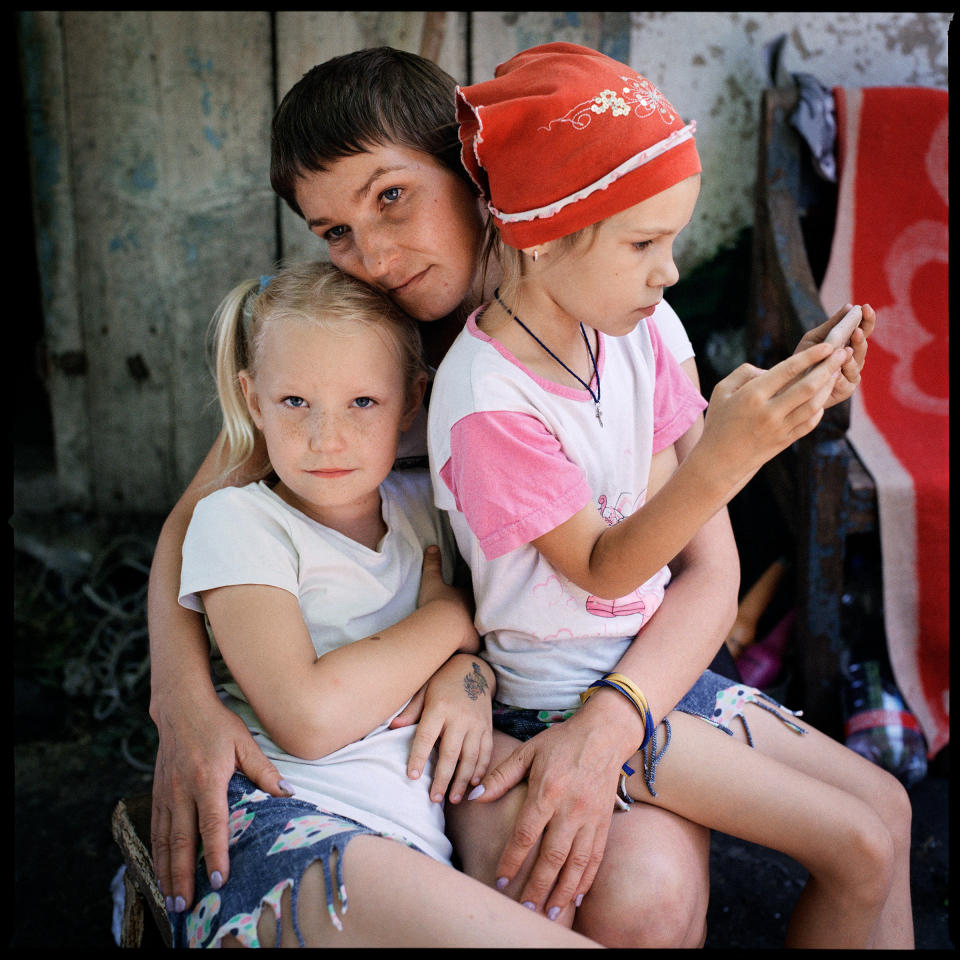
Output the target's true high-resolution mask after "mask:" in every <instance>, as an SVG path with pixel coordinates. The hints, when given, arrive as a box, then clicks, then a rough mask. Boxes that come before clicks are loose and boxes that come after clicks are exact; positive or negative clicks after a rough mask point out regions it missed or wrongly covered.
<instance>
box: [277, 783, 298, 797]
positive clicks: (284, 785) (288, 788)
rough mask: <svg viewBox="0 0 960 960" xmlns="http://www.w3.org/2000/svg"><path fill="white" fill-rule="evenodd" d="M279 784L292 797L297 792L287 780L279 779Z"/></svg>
mask: <svg viewBox="0 0 960 960" xmlns="http://www.w3.org/2000/svg"><path fill="white" fill-rule="evenodd" d="M277 786H278V787H279V788H280V789H281V790H283V791H284V792H285V793H288V794H289V795H290V796H291V797H292V796H293V795H294V794H295V793H296V791H295V790H294V789H293V787H292V786H290V784H289V783H288V782H287V781H286V780H278V781H277Z"/></svg>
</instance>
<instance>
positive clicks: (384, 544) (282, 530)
mask: <svg viewBox="0 0 960 960" xmlns="http://www.w3.org/2000/svg"><path fill="white" fill-rule="evenodd" d="M380 495H381V500H382V504H383V506H382V510H383V518H384V521H385V523H386V525H387V534H386V536H385V537H384V538H383V540H382V541H381V542H380V544H379V548H378V549H377V550H370V549H369V548H367V547H365V546H363V545H362V544H360V543H357V542H356V541H354V540H351V539H350V538H349V537H345V536H343V535H342V534H340V533H338V532H337V531H335V530H331V529H330V528H328V527H325V526H323V524H320V523H318V522H317V521H315V520H313V519H311V518H310V517H308V516H306V514H304V513H301V512H300V511H299V510H296V509H295V508H294V507H291V506H290V505H289V504H287V503H286V502H285V501H284V500H282V499H281V498H280V497H279V496H277V494H276V493H274V492H273V491H272V490H271V489H270V488H269V487H268V486H267V485H266V484H265V483H263V482H260V483H252V484H249V485H248V486H245V487H227V488H224V489H222V490H217V491H216V492H215V493H212V494H211V495H210V496H208V497H205V498H204V499H203V500H201V501H200V502H199V503H198V504H197V506H196V509H195V510H194V514H193V519H192V520H191V522H190V527H189V529H188V531H187V536H186V539H185V540H184V544H183V567H182V572H181V579H180V603H181V604H182V605H183V606H185V607H187V608H188V609H191V610H196V611H198V612H200V613H203V603H202V601H201V599H200V597H199V596H198V594H199V593H200V592H201V591H203V590H210V589H213V588H215V587H222V586H228V585H233V584H248V583H256V584H267V585H270V586H274V587H280V588H281V589H284V590H288V591H289V592H290V593H292V594H293V595H294V596H296V597H297V598H298V600H299V602H300V608H301V610H302V611H303V616H304V621H305V622H306V624H307V627H308V629H309V631H310V636H311V638H312V640H313V645H314V649H315V650H316V653H317V656H318V657H320V656H323V654H325V653H327V652H328V651H331V650H335V649H337V648H338V647H341V646H344V645H345V644H348V643H351V642H353V641H354V640H359V639H361V638H363V637H368V636H370V635H372V634H374V633H376V632H377V631H378V630H382V629H384V628H386V627H389V626H391V625H393V624H395V623H397V622H399V621H400V620H402V619H403V618H405V617H407V616H409V615H410V614H411V613H413V611H414V610H415V609H416V607H417V595H418V591H419V587H420V574H421V567H422V563H423V551H424V549H425V548H426V547H427V546H430V545H431V544H437V545H439V547H440V549H441V551H442V553H443V560H444V576H445V579H446V580H447V581H448V582H450V578H451V576H452V570H453V565H454V561H455V553H454V549H455V547H454V543H453V538H452V536H451V535H450V532H449V529H448V527H447V525H446V523H445V521H444V520H443V519H442V517H441V515H439V514H438V512H437V511H436V509H434V507H433V505H432V503H431V499H432V497H431V492H430V479H429V476H428V474H427V473H426V472H425V471H404V472H402V473H392V474H390V476H388V477H387V479H386V480H385V481H384V482H383V484H382V485H381V487H380ZM211 645H212V647H213V667H214V677H215V681H216V684H217V689H218V692H219V693H220V697H221V699H222V700H223V701H224V703H226V705H227V706H229V707H230V708H231V709H232V710H233V711H234V712H235V713H237V714H238V715H239V716H240V717H241V718H242V719H243V720H244V722H245V723H246V724H247V727H248V729H249V730H250V731H251V733H253V735H254V739H255V740H256V741H257V743H258V744H259V746H260V747H261V749H262V750H263V751H264V753H265V754H266V755H267V756H268V757H270V758H271V760H273V762H274V764H275V765H276V767H277V769H278V770H279V771H280V773H281V775H282V776H283V777H285V778H286V779H287V780H288V781H289V782H290V783H291V784H292V785H293V786H294V788H295V790H296V796H297V797H298V798H299V799H302V800H307V801H309V802H311V803H315V804H316V805H317V806H319V807H322V808H323V809H324V810H328V811H330V812H331V813H338V814H341V815H342V816H346V817H350V818H352V819H354V820H357V821H358V822H360V823H363V824H365V825H367V826H369V827H371V828H373V829H376V830H380V831H382V832H384V833H387V834H394V835H399V836H401V837H403V838H404V839H407V840H410V841H412V842H413V843H415V844H416V845H417V846H419V847H420V848H421V849H423V850H424V851H425V852H426V853H429V854H430V855H431V856H433V857H435V858H436V859H438V860H440V861H443V862H445V863H449V861H450V854H451V851H452V848H451V845H450V842H449V841H448V840H447V838H446V836H445V835H444V832H443V830H444V819H443V805H442V804H437V803H432V802H431V801H430V798H429V787H430V781H431V779H432V769H433V766H432V765H433V758H431V760H430V763H429V764H428V767H427V769H426V770H424V772H423V774H422V775H421V776H420V778H419V779H418V780H410V779H408V777H407V775H406V767H407V760H408V758H409V755H410V747H411V744H412V741H413V736H414V733H415V730H416V727H414V726H411V727H403V728H401V729H398V730H390V729H388V728H387V724H388V723H389V721H390V720H392V719H393V716H395V715H396V714H393V715H391V716H390V717H387V718H385V722H384V723H383V724H381V725H380V726H378V727H377V728H376V729H375V730H373V731H371V732H370V733H369V734H367V736H365V737H363V738H362V739H361V740H358V741H356V742H355V743H351V744H348V745H347V746H345V747H343V748H342V749H340V750H337V751H335V752H334V753H331V754H330V755H329V756H326V757H323V758H321V759H319V760H315V761H307V760H301V759H300V758H297V757H292V756H290V755H289V754H287V753H285V752H284V751H283V750H281V749H280V747H278V746H277V745H276V744H275V743H274V742H273V741H272V740H271V739H270V737H269V736H268V735H267V734H266V732H265V731H264V730H263V727H262V725H261V724H260V722H259V720H258V719H257V716H256V714H255V713H254V711H253V709H252V707H251V706H250V704H249V703H248V702H247V701H246V698H245V697H244V696H243V693H242V691H241V690H240V688H239V687H238V686H237V684H236V683H235V682H234V681H233V678H232V677H231V676H230V673H229V670H228V669H227V667H226V664H225V663H224V661H223V659H222V658H221V657H220V655H219V651H218V650H217V647H216V641H215V638H211ZM357 696H358V697H362V696H363V689H362V687H358V689H357ZM398 712H399V711H398Z"/></svg>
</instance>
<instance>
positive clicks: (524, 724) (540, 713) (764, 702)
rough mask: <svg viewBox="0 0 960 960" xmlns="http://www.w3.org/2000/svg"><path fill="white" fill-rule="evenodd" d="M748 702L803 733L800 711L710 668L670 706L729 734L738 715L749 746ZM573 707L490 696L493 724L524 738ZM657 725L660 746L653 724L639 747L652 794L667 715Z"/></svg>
mask: <svg viewBox="0 0 960 960" xmlns="http://www.w3.org/2000/svg"><path fill="white" fill-rule="evenodd" d="M748 703H753V704H756V706H758V707H761V708H762V709H764V710H767V711H769V712H770V713H772V714H773V715H774V716H775V717H777V718H779V719H780V720H781V721H782V722H783V723H784V724H786V725H787V726H788V727H789V728H790V729H791V730H793V731H794V732H795V733H799V734H804V733H806V732H807V731H806V730H804V729H803V728H802V727H800V726H798V725H797V724H796V723H794V722H793V721H792V720H791V719H790V717H798V716H800V713H801V711H798V712H796V713H795V712H794V711H792V710H788V709H787V708H786V707H784V706H783V705H782V704H779V703H777V701H776V700H774V699H773V698H772V697H770V696H767V694H765V693H764V692H763V691H762V690H759V689H757V688H756V687H749V686H747V685H746V684H743V683H733V682H732V681H731V680H730V678H729V677H724V676H723V675H722V674H719V673H714V672H713V671H712V670H705V671H704V672H703V674H701V676H700V678H699V679H698V680H697V682H696V683H695V684H694V685H693V686H692V687H691V688H690V689H689V690H688V691H687V693H686V694H684V696H683V698H682V699H681V700H680V702H679V703H678V704H677V705H676V706H675V707H674V708H673V709H674V710H679V711H680V712H681V713H688V714H690V715H691V716H694V717H699V718H700V719H701V720H705V721H706V722H707V723H709V724H711V725H712V726H714V727H717V729H719V730H722V731H723V732H724V733H727V734H729V735H730V736H733V730H732V729H731V728H730V727H731V724H732V723H733V721H734V720H735V719H739V721H740V723H741V724H742V725H743V731H744V733H745V734H746V737H747V743H748V744H750V746H751V747H752V746H753V737H752V735H751V733H750V727H749V725H748V724H747V718H746V717H745V716H744V714H743V708H744V706H745V705H746V704H748ZM577 709H578V708H577V707H573V708H571V709H570V710H530V709H524V708H522V707H511V706H509V705H507V704H504V703H500V701H498V700H494V702H493V725H494V727H496V729H497V730H500V731H502V732H503V733H506V734H509V735H510V736H511V737H514V738H515V739H517V740H521V741H524V740H529V739H530V738H531V737H535V736H536V735H537V734H538V733H540V732H541V731H543V730H546V729H547V727H550V726H553V724H555V723H562V722H563V721H564V720H566V719H568V718H569V717H572V716H573V714H574V713H576V711H577ZM661 725H662V726H663V729H664V738H663V740H664V742H663V746H662V747H661V748H660V749H659V750H658V749H657V730H658V729H659V727H657V728H655V729H654V731H653V736H652V737H651V738H650V740H649V741H648V742H647V744H646V746H645V747H644V750H643V780H644V783H646V785H647V789H648V790H649V791H650V795H651V796H654V797H655V796H656V795H657V791H656V789H655V788H654V781H655V778H656V770H657V764H658V763H659V762H660V761H661V760H662V759H663V756H664V754H665V753H666V752H667V747H669V746H670V719H669V716H666V717H664V718H663V720H662V721H661Z"/></svg>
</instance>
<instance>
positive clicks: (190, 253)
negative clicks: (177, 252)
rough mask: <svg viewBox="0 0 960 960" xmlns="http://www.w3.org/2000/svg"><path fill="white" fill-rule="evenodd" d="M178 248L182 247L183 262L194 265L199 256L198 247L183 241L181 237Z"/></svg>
mask: <svg viewBox="0 0 960 960" xmlns="http://www.w3.org/2000/svg"><path fill="white" fill-rule="evenodd" d="M180 246H181V247H183V262H184V263H196V262H197V260H198V259H199V256H200V250H199V247H197V245H196V244H195V243H191V242H190V241H189V240H184V239H183V237H181V238H180Z"/></svg>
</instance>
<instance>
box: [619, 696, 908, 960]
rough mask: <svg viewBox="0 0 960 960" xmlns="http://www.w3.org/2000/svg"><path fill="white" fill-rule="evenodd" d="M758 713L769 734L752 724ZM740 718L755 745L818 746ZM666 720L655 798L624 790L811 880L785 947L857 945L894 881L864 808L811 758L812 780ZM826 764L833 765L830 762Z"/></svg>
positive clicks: (679, 717)
mask: <svg viewBox="0 0 960 960" xmlns="http://www.w3.org/2000/svg"><path fill="white" fill-rule="evenodd" d="M758 714H764V715H765V717H766V719H769V720H771V721H773V723H774V724H777V727H778V729H774V728H773V727H771V726H770V724H766V723H763V721H762V720H759V719H758V720H757V721H756V722H755V721H754V718H755V717H756V716H757V715H758ZM749 721H750V723H751V729H752V731H753V738H754V743H766V742H767V740H768V739H773V738H775V737H776V738H777V739H778V740H779V739H782V738H784V737H788V736H792V737H796V738H797V739H798V740H803V741H805V743H804V747H805V748H810V749H811V751H813V750H816V746H815V743H817V744H818V745H820V746H822V744H819V739H820V738H818V739H817V740H816V741H811V740H810V738H811V737H812V736H813V734H809V735H808V736H806V737H802V738H801V737H799V736H798V735H797V734H795V733H793V732H792V731H790V730H788V729H786V728H785V727H783V726H782V724H780V721H778V720H777V719H776V718H774V717H772V716H770V715H769V714H765V712H764V711H762V710H752V709H751V711H750V715H749ZM670 722H671V724H672V727H673V737H672V740H671V744H670V748H669V750H668V751H667V753H666V755H665V756H664V758H663V760H662V761H661V763H660V765H659V766H658V768H657V777H656V790H657V794H658V796H657V798H655V799H654V798H652V797H651V796H650V795H649V794H648V793H647V791H646V787H645V786H644V784H643V782H642V779H641V778H640V777H638V776H635V777H632V778H630V780H629V781H628V783H629V787H630V790H631V793H632V794H633V795H634V796H635V797H636V798H637V799H640V800H645V801H646V802H649V803H652V804H655V805H657V806H664V807H666V808H668V809H670V810H673V811H674V812H675V813H678V814H680V815H681V816H683V817H686V818H687V819H690V820H694V821H695V822H697V823H702V824H704V825H705V826H709V827H712V828H714V829H717V830H721V831H723V832H724V833H728V834H731V835H733V836H738V837H741V838H742V839H744V840H748V841H751V842H754V843H759V844H762V845H763V846H767V847H771V848H773V849H776V850H780V851H782V852H783V853H786V854H787V855H788V856H791V857H793V858H794V859H796V860H797V861H798V862H800V863H801V864H803V865H804V866H805V867H806V868H807V870H808V871H809V872H810V879H809V881H808V882H807V885H806V887H805V889H804V891H803V893H802V894H801V897H800V900H799V901H798V903H797V907H796V909H795V911H794V915H793V917H792V918H791V922H790V927H789V930H788V944H789V945H790V946H796V947H828V946H829V947H863V946H866V945H867V944H868V943H869V942H870V939H871V937H872V935H873V933H874V928H875V926H876V924H877V922H878V920H879V917H880V914H881V911H882V909H883V907H884V904H885V901H886V899H887V897H888V894H889V892H890V887H891V882H892V880H893V874H894V869H893V859H894V852H893V841H892V839H891V836H890V833H889V831H888V830H887V827H886V825H885V824H884V822H883V820H882V819H881V818H880V817H879V816H878V815H877V814H876V813H875V811H874V810H873V808H872V807H871V806H870V805H869V804H868V803H866V802H864V801H863V800H862V799H861V798H860V797H858V796H856V795H854V794H853V793H850V792H848V791H847V790H845V789H841V788H840V787H837V786H834V785H833V784H832V783H830V782H827V781H826V780H824V779H822V773H821V771H820V769H819V766H820V762H821V761H820V759H819V758H818V761H817V764H816V769H817V774H818V775H817V776H811V775H810V774H809V773H806V772H804V771H802V770H798V769H796V768H795V767H794V766H791V765H789V764H788V763H785V762H781V761H780V760H779V759H774V758H773V757H772V756H769V755H767V754H765V753H763V752H761V750H760V749H755V748H751V747H748V746H747V745H746V744H745V743H742V742H738V740H737V739H735V738H734V737H729V736H727V735H725V734H724V733H722V732H721V731H719V730H716V729H714V728H712V727H711V726H710V725H708V724H706V723H704V722H703V721H702V720H700V719H698V718H696V717H691V716H688V715H686V714H682V713H676V712H674V713H672V714H670ZM761 727H762V728H763V732H761ZM822 739H824V740H826V739H827V738H822ZM825 762H826V763H827V764H829V765H830V766H831V767H836V766H837V760H836V758H835V757H831V758H828V759H827V760H826V761H825ZM833 772H834V774H836V773H837V771H836V770H834V771H833ZM847 775H848V776H849V775H850V774H849V768H848V773H847ZM841 779H843V778H841Z"/></svg>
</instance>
